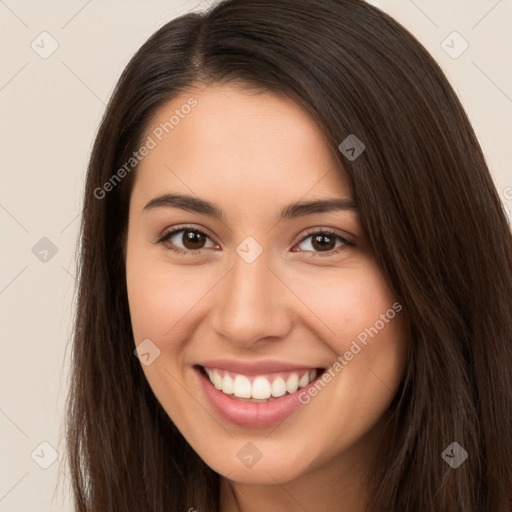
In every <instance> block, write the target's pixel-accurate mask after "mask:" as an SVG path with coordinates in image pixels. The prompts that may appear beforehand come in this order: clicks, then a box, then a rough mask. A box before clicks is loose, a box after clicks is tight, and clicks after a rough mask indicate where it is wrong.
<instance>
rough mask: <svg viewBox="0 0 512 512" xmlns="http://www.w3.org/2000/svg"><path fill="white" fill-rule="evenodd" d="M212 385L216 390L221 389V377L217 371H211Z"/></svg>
mask: <svg viewBox="0 0 512 512" xmlns="http://www.w3.org/2000/svg"><path fill="white" fill-rule="evenodd" d="M213 385H214V386H215V387H216V388H217V389H222V377H221V376H220V373H219V372H217V371H215V370H214V371H213Z"/></svg>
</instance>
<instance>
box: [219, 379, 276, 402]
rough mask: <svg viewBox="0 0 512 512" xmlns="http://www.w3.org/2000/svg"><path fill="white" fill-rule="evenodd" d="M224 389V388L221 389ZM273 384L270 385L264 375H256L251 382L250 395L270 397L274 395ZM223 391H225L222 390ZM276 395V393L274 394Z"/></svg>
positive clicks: (263, 397) (261, 397)
mask: <svg viewBox="0 0 512 512" xmlns="http://www.w3.org/2000/svg"><path fill="white" fill-rule="evenodd" d="M223 391H224V390H223ZM273 391H274V386H273V385H272V387H271V386H270V382H269V381H268V380H267V379H265V377H256V378H255V379H254V381H253V383H252V397H253V398H259V399H260V400H263V399H266V398H270V396H271V395H274V392H273ZM224 392H225V391H224ZM274 396H277V395H274Z"/></svg>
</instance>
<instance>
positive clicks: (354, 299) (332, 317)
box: [293, 260, 396, 350]
mask: <svg viewBox="0 0 512 512" xmlns="http://www.w3.org/2000/svg"><path fill="white" fill-rule="evenodd" d="M326 270H327V269H322V272H318V270H317V271H316V272H314V269H313V270H311V271H309V272H304V273H301V275H300V279H298V278H297V276H295V278H294V279H293V282H294V285H295V286H296V288H295V290H297V296H298V297H300V298H304V299H303V300H304V304H305V305H306V306H307V307H308V309H309V310H310V311H311V312H312V313H313V315H314V318H315V320H314V321H315V323H316V324H317V325H323V326H324V328H325V329H324V330H323V331H322V334H324V335H325V338H326V339H329V340H332V343H333V344H335V345H338V347H339V349H340V350H341V349H343V348H344V347H345V346H346V343H347V342H348V341H350V340H352V339H353V338H355V337H357V336H358V335H359V334H360V333H361V332H365V329H366V328H370V327H371V326H374V324H375V323H376V322H378V327H379V330H382V331H385V330H387V331H389V329H388V327H389V325H388V323H386V325H385V326H384V325H381V323H382V320H380V319H381V315H385V316H386V312H387V311H389V310H390V309H391V311H390V313H389V315H388V317H390V316H392V317H395V316H396V315H395V310H393V309H392V306H393V304H394V303H395V298H394V296H393V294H392V293H391V290H390V289H389V286H388V285H387V283H386V281H385V279H384V278H383V276H382V274H381V272H380V271H379V269H378V268H377V266H376V264H375V263H374V262H373V261H371V260H364V261H359V262H358V265H354V266H352V267H351V266H346V267H345V268H333V269H331V270H332V272H331V271H329V272H327V271H326ZM391 323H393V322H392V321H390V322H389V324H391Z"/></svg>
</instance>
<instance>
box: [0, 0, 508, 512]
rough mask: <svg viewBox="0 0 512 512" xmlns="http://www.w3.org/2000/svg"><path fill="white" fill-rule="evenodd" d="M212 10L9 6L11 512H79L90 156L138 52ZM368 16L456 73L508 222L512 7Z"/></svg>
mask: <svg viewBox="0 0 512 512" xmlns="http://www.w3.org/2000/svg"><path fill="white" fill-rule="evenodd" d="M209 3H211V2H208V1H206V0H204V1H202V2H200V3H199V0H195V1H192V0H190V1H188V0H166V1H162V0H158V1H157V0H155V1H149V2H143V1H133V0H131V1H127V0H124V1H121V0H115V1H114V0H112V1H100V0H88V1H87V0H81V1H78V0H66V1H64V0H49V1H45V2H37V1H35V0H32V1H28V0H26V1H23V0H5V1H3V0H0V34H1V37H2V39H1V45H2V47H3V48H2V57H1V66H0V110H1V119H2V121H1V123H0V138H1V150H2V151H1V158H0V162H1V176H0V226H1V229H2V242H1V246H2V253H1V254H2V260H1V265H0V317H1V340H2V345H1V357H0V440H1V441H0V443H1V444H0V511H1V512H20V511H23V512H31V511H34V512H36V511H37V512H46V511H52V512H64V511H71V510H72V500H71V493H70V490H69V485H68V484H69V480H68V478H69V477H68V474H67V468H66V466H65V452H64V439H63V427H62V424H63V419H64V405H65V399H66V394H67V390H68V374H69V355H70V350H69V344H70V334H71V321H70V320H71V314H72V312H73V290H74V286H75V276H76V268H75V243H76V237H77V229H78V225H79V215H80V207H81V197H82V189H83V185H84V177H85V172H86V167H87V162H88V158H89V155H90V150H91V146H92V143H93V140H94V136H95V134H96V130H97V128H98V125H99V122H100V120H101V116H102V114H103V111H104V109H105V105H106V103H107V101H108V99H109V97H110V95H111V93H112V90H113V87H114V85H115V83H116V81H117V79H118V77H119V75H120V74H121V72H122V70H123V68H124V67H125V65H126V64H127V63H128V60H129V59H130V58H131V56H132V55H133V54H134V53H135V51H136V50H137V49H138V48H139V47H140V46H141V44H142V43H143V42H144V41H145V40H146V39H147V38H148V37H149V36H150V35H151V34H152V33H153V32H155V31H156V30H157V29H158V28H160V27H161V26H162V25H163V24H165V23H166V22H167V21H169V20H171V19H172V18H174V17H176V16H178V15H180V14H183V13H185V12H187V11H189V10H192V9H194V8H197V9H201V8H202V7H204V6H206V5H208V4H209ZM370 3H372V4H374V5H376V6H377V7H379V8H380V9H382V10H383V11H385V12H387V13H388V14H390V15H391V16H393V17H394V18H395V19H396V20H397V21H399V22H400V23H401V24H402V25H404V26H405V27H406V28H407V29H409V30H410V31H411V32H412V33H413V34H414V35H415V36H416V37H417V38H418V39H419V40H420V41H421V42H422V43H423V45H424V46H425V47H426V48H427V49H428V50H429V51H430V53H431V54H432V55H433V56H434V58H435V59H436V60H437V62H439V64H440V65H441V67H442V68H443V70H444V71H445V73H446V75H447V77H448V79H449V80H450V82H451V83H452V85H453V86H454V88H455V90H456V92H457V94H458V95H459V98H460V99H461V101H462V103H463V105H464V107H465V108H466V111H467V112H468V115H469V117H470V120H471V122H472V124H473V127H474V129H475V131H476V134H477V136H478V138H479V140H480V143H481V145H482V148H483V151H484V153H485V155H486V158H487V162H488V164H489V167H490V169H491V172H492V174H493V177H494V180H495V183H496V188H497V189H498V191H499V193H500V196H501V198H502V200H503V204H504V205H505V207H506V209H507V211H508V212H509V216H510V209H512V172H511V170H510V169H511V167H510V159H511V156H512V151H511V146H512V144H511V142H512V139H511V133H512V130H511V126H512V76H511V75H512V67H511V66H510V65H509V64H510V62H511V61H512V45H511V35H510V34H511V32H512V30H511V29H512V23H511V22H512V1H511V0H430V1H429V0H414V1H413V0H378V1H372V2H370ZM466 46H467V48H466ZM507 63H508V64H507ZM469 179H471V176H469ZM133 442H134V443H136V442H137V439H134V440H133ZM440 456H441V454H440ZM58 478H59V479H60V485H59V486H58V487H57V481H58Z"/></svg>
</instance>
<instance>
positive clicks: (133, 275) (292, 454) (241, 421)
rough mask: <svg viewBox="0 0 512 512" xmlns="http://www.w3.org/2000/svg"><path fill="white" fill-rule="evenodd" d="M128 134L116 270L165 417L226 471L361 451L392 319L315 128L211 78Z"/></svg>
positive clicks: (383, 405)
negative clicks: (126, 206) (134, 141)
mask: <svg viewBox="0 0 512 512" xmlns="http://www.w3.org/2000/svg"><path fill="white" fill-rule="evenodd" d="M192 98H193V99H192ZM172 116H174V117H172ZM347 135H348V134H347ZM340 142H341V140H340ZM363 142H364V141H363ZM143 143H144V144H145V147H146V150H141V151H139V157H141V158H142V160H141V162H140V164H139V167H138V169H137V170H136V171H133V172H136V176H135V178H136V179H135V184H134V188H133V193H132V196H131V202H130V213H129V228H128V237H127V245H126V278H127V287H128V298H129V304H130V313H131V321H132V326H133V332H134V337H135V345H136V346H137V347H139V348H138V354H139V358H140V360H141V363H142V368H143V371H144V373H145V375H146V377H147V379H148V382H149V384H150V386H151V388H152V390H153V392H154V393H155V395H156V397H157V399H158V400H159V402H160V403H161V404H162V406H163V408H164V409H165V410H166V412H167V414H168V415H169V416H170V418H171V419H172V420H173V422H174V423H175V424H176V426H177V427H178V429H179V430H180V431H181V432H182V434H183V435H184V437H185V438H186V439H187V441H188V442H189V443H190V445H191V446H192V447H193V448H194V450H195V451H196V452H197V453H198V454H199V456H200V457H201V458H202V459H203V460H204V461H205V462H206V463H207V464H208V465H209V466H210V467H211V468H213V469H214V470H215V471H216V472H218V473H220V474H221V475H224V476H225V477H227V478H228V479H230V480H233V481H237V482H246V483H275V481H278V482H281V483H282V482H286V481H290V480H292V479H295V478H298V477H300V476H304V475H307V474H308V473H309V472H313V471H317V470H321V469H322V468H323V467H328V466H332V465H336V464H343V462H342V461H343V460H344V458H345V459H346V458H350V459H351V460H352V461H357V460H363V459H364V458H365V457H364V455H367V454H368V453H369V452H371V449H369V446H373V445H372V444H371V443H372V439H377V437H378V435H379V433H380V432H381V425H380V423H379V420H381V419H382V417H383V414H384V413H385V411H386V409H387V408H388V406H389V404H390V402H391V400H392V398H393V397H394V395H395V393H396V391H397V388H398V386H399V383H400V381H401V378H402V375H403V371H404V365H405V361H406V352H407V343H406V335H405V333H406V329H405V327H404V325H405V321H404V319H403V313H400V312H399V311H400V309H401V305H400V304H398V303H397V302H396V299H395V297H394V296H393V294H392V293H391V291H390V289H389V287H388V285H387V283H386V282H385V280H384V278H383V276H382V274H381V272H380V270H379V268H378V267H377V264H376V261H375V258H374V255H373V254H372V252H371V251H370V249H369V247H368V245H367V243H366V240H365V235H364V233H363V230H362V227H361V224H360V221H359V218H358V213H357V205H355V204H354V203H353V201H352V197H351V194H350V191H349V188H348V186H347V183H346V181H345V180H344V178H343V177H342V171H340V169H339V168H338V167H337V164H336V161H335V159H334V156H333V155H332V153H331V152H330V150H329V147H328V146H327V143H326V140H325V139H324V137H323V134H322V132H321V130H320V129H319V128H318V126H317V125H316V124H315V122H314V121H313V119H312V118H311V117H310V116H309V115H308V114H307V113H306V112H305V111H304V110H303V109H301V108H300V107H299V106H298V105H297V104H295V103H294V102H292V101H291V100H289V99H287V98H282V97H279V96H276V95H273V94H270V93H260V94H256V93H254V92H248V91H243V90H242V89H237V88H234V87H233V86H215V87H213V86H211V87H208V88H203V89H202V90H194V91H193V92H191V93H190V94H183V95H181V96H179V97H177V98H176V99H175V100H173V101H171V102H169V103H168V104H166V105H165V106H164V107H162V108H161V109H160V110H159V111H158V112H157V113H156V115H155V116H154V117H153V119H152V120H151V122H150V123H149V128H148V130H147V133H146V134H145V136H144V139H143ZM317 201H336V202H337V203H336V204H334V206H333V205H332V204H331V207H330V208H329V207H325V204H324V206H323V207H322V205H321V204H318V205H314V204H312V205H309V206H306V204H307V203H316V202H317ZM173 232H174V233H173ZM173 249H175V250H173ZM315 370H317V371H316V376H315ZM322 370H325V373H324V374H320V371H322ZM208 373H209V374H210V377H209V376H208ZM210 378H211V380H212V381H213V383H212V382H211V381H210ZM311 379H313V380H311ZM235 395H238V397H236V396H235ZM255 397H256V398H255ZM269 397H271V398H270V399H269Z"/></svg>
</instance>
